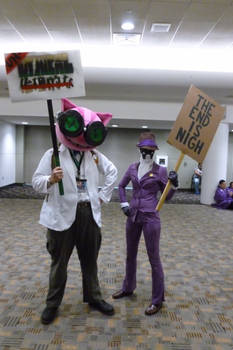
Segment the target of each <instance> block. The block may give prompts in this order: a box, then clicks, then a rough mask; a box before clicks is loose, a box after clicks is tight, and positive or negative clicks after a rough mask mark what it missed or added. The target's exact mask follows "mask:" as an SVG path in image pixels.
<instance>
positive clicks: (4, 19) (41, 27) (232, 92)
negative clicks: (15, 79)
mask: <svg viewBox="0 0 233 350" xmlns="http://www.w3.org/2000/svg"><path fill="white" fill-rule="evenodd" d="M124 19H132V20H133V21H134V23H135V28H134V29H133V30H132V31H128V32H127V33H129V35H131V36H132V41H131V37H130V36H128V37H127V38H126V39H125V40H123V41H122V42H121V44H120V45H119V44H118V46H115V44H114V42H113V34H114V33H117V34H119V33H125V32H124V31H123V30H122V29H121V23H122V21H123V20H124ZM153 23H158V24H161V23H168V24H170V25H171V26H170V30H169V31H168V32H152V31H151V27H152V24H153ZM134 34H138V35H139V37H140V42H139V43H138V44H137V46H136V44H135V43H133V38H134V36H133V35H134ZM85 47H95V48H96V55H97V56H98V58H100V59H101V58H103V61H104V58H105V59H106V57H105V51H104V50H103V49H102V48H103V47H104V48H105V49H109V50H110V49H112V48H113V47H114V48H115V47H117V48H119V50H120V48H123V50H124V49H127V50H130V49H131V48H132V52H134V58H135V60H136V58H137V53H138V52H140V53H143V52H145V55H144V57H146V55H147V53H148V52H150V51H147V49H150V50H154V51H153V52H154V53H155V56H154V57H155V59H154V60H155V61H156V58H157V57H159V55H160V54H161V52H163V50H168V51H166V52H167V56H168V57H166V59H167V60H168V61H169V62H173V61H174V59H175V55H176V59H177V50H178V52H180V53H182V52H184V53H185V54H187V55H188V54H189V56H187V57H188V58H187V60H189V59H190V55H191V54H192V53H193V55H197V52H198V57H197V56H195V57H193V58H194V69H188V68H187V69H186V68H185V67H186V66H184V63H183V62H185V61H184V55H182V56H180V60H179V58H178V61H177V62H178V65H177V66H176V69H171V68H168V69H166V66H163V67H162V68H161V67H159V66H158V67H156V68H151V67H150V68H147V69H145V67H143V66H142V67H139V66H137V67H135V66H134V59H133V60H132V67H130V66H127V67H121V68H119V67H118V68H117V67H112V68H111V67H110V66H111V65H110V66H108V67H104V66H101V67H100V66H95V64H94V65H92V66H91V65H89V66H88V65H85V61H83V70H84V78H85V85H86V97H85V98H86V99H117V100H136V101H141V100H142V101H171V102H182V101H183V100H184V97H185V95H186V93H187V90H188V87H189V86H190V84H194V85H196V86H197V87H198V88H200V89H202V90H203V91H204V92H206V93H207V94H209V95H210V96H212V97H213V98H215V99H216V100H217V101H218V102H220V103H223V104H233V69H231V71H229V72H228V71H227V69H226V70H225V71H224V69H223V70H221V69H218V68H217V69H216V71H213V70H212V69H210V70H208V61H207V65H206V67H207V71H205V70H203V69H200V70H199V69H198V67H197V65H196V67H195V59H196V62H197V61H198V60H199V61H200V59H204V55H205V52H207V51H208V50H209V52H212V53H213V54H212V56H211V55H210V56H209V57H210V58H209V66H211V64H212V61H213V60H214V59H215V58H216V57H217V61H218V64H219V63H222V66H223V67H224V64H225V63H224V62H225V61H224V60H226V59H227V57H231V56H230V55H231V54H232V52H233V1H232V0H160V1H158V0H0V53H1V54H3V53H4V52H20V51H24V50H28V51H37V50H38V51H45V48H46V49H47V51H49V50H53V49H59V48H60V49H80V51H81V57H82V49H83V48H85ZM98 48H99V49H98ZM135 48H137V50H138V51H137V50H135ZM133 50H134V51H133ZM179 50H183V51H179ZM106 52H108V51H106ZM119 52H121V53H122V55H123V62H124V59H125V61H127V57H126V55H127V52H128V51H119ZM124 55H125V56H124ZM97 56H96V57H97ZM232 57H233V56H232ZM181 58H182V59H183V60H182V59H181ZM120 60H122V57H119V61H120ZM177 62H176V63H177ZM179 62H180V66H179ZM231 62H232V61H231ZM141 63H142V64H143V62H141ZM187 67H188V66H187ZM211 67H212V66H211ZM7 96H8V88H7V81H6V74H5V68H4V66H3V65H1V66H0V97H7ZM11 118H12V120H11V121H12V122H14V123H17V122H19V119H18V120H17V116H14V117H11ZM32 121H33V118H32ZM33 123H35V124H37V125H40V124H41V125H44V123H45V120H44V119H43V118H36V119H35V116H34V122H33ZM130 123H131V124H130V125H131V127H132V120H131V122H130ZM137 123H138V121H137ZM160 124H161V126H162V125H164V127H166V125H167V124H166V123H165V122H163V121H161V123H160ZM138 125H139V124H136V122H135V127H140V126H141V125H139V126H138ZM122 126H123V127H129V125H128V124H127V120H126V121H125V125H123V124H122Z"/></svg>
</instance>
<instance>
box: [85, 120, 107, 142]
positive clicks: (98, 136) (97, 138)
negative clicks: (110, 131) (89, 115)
mask: <svg viewBox="0 0 233 350" xmlns="http://www.w3.org/2000/svg"><path fill="white" fill-rule="evenodd" d="M106 133H107V131H106V128H105V126H104V125H103V123H101V122H93V123H92V124H89V125H88V127H87V131H86V133H85V136H84V137H85V140H86V142H87V143H88V144H90V145H92V146H98V145H100V144H101V143H102V142H103V141H104V139H105V137H106Z"/></svg>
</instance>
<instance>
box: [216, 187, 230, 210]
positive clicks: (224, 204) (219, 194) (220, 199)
mask: <svg viewBox="0 0 233 350" xmlns="http://www.w3.org/2000/svg"><path fill="white" fill-rule="evenodd" d="M214 200H215V202H216V203H215V204H213V206H214V207H216V208H219V209H227V208H228V207H229V206H230V204H231V203H232V201H233V198H232V197H230V195H229V192H228V189H227V188H225V189H222V188H220V187H217V189H216V192H215V195H214Z"/></svg>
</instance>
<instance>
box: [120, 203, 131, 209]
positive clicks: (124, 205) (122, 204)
mask: <svg viewBox="0 0 233 350" xmlns="http://www.w3.org/2000/svg"><path fill="white" fill-rule="evenodd" d="M125 207H129V203H128V202H122V203H121V208H125Z"/></svg>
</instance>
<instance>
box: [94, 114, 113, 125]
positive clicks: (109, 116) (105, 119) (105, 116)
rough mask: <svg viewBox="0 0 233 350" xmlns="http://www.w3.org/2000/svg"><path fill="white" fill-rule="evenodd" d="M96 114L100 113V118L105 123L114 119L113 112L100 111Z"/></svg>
mask: <svg viewBox="0 0 233 350" xmlns="http://www.w3.org/2000/svg"><path fill="white" fill-rule="evenodd" d="M96 114H97V115H98V117H99V118H100V120H101V121H102V123H103V124H104V125H107V124H108V123H109V121H110V120H111V119H112V114H110V113H98V112H96Z"/></svg>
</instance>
